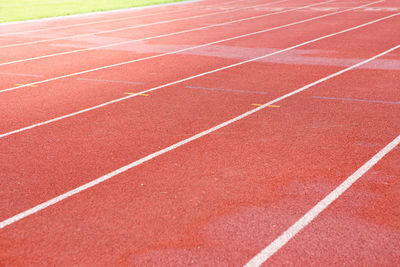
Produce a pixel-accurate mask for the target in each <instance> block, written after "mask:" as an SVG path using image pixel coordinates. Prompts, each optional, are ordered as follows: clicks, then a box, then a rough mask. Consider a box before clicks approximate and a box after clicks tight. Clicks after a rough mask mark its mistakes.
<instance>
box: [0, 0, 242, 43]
mask: <svg viewBox="0 0 400 267" xmlns="http://www.w3.org/2000/svg"><path fill="white" fill-rule="evenodd" d="M232 2H234V3H236V2H241V0H239V1H230V2H226V3H224V4H223V5H226V4H227V3H232ZM214 6H215V5H208V6H201V7H200V8H201V9H203V8H204V9H207V8H210V7H214ZM190 9H193V7H191V6H189V7H187V8H182V9H179V10H174V11H167V12H158V13H152V14H145V15H140V16H127V17H122V18H115V19H105V20H99V21H90V22H85V23H76V24H69V25H62V26H55V27H49V28H41V29H34V30H28V31H20V32H8V33H0V37H3V36H10V35H12V36H15V35H20V34H25V33H32V32H40V31H48V30H55V29H68V28H72V27H78V26H85V25H93V24H99V23H106V22H115V21H121V20H127V19H133V18H143V17H150V16H155V15H165V14H171V13H172V14H173V13H177V12H182V11H190ZM91 13H96V12H91ZM0 25H1V24H0Z"/></svg>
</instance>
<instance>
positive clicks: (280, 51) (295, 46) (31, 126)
mask: <svg viewBox="0 0 400 267" xmlns="http://www.w3.org/2000/svg"><path fill="white" fill-rule="evenodd" d="M398 15H400V12H399V13H396V14H392V15H390V16H386V17H383V18H380V19H376V20H373V21H370V22H367V23H363V24H360V25H358V26H354V27H351V28H348V29H345V30H341V31H338V32H335V33H331V34H328V35H324V36H321V37H318V38H315V39H312V40H310V41H306V42H303V43H300V44H297V45H294V46H291V47H288V48H285V49H281V50H278V51H275V52H272V53H268V54H266V55H263V56H259V57H256V58H252V59H248V60H245V61H241V62H238V63H235V64H232V65H228V66H225V67H222V68H218V69H214V70H211V71H207V72H203V73H200V74H197V75H193V76H190V77H187V78H184V79H181V80H177V81H174V82H170V83H166V84H163V85H160V86H156V87H153V88H151V89H147V90H144V91H141V92H139V93H137V94H134V95H129V96H125V97H122V98H117V99H114V100H111V101H108V102H105V103H103V104H100V105H96V106H92V107H89V108H85V109H82V110H79V111H76V112H73V113H70V114H67V115H63V116H60V117H56V118H53V119H50V120H47V121H43V122H39V123H36V124H32V125H29V126H26V127H23V128H20V129H17V130H13V131H10V132H7V133H3V134H0V138H3V137H6V136H9V135H12V134H16V133H21V132H23V131H27V130H30V129H33V128H36V127H39V126H42V125H46V124H50V123H53V122H56V121H59V120H62V119H66V118H70V117H73V116H76V115H79V114H82V113H85V112H88V111H92V110H95V109H98V108H101V107H104V106H108V105H111V104H114V103H118V102H120V101H124V100H126V99H129V98H132V97H135V96H137V95H140V94H144V93H148V92H152V91H156V90H159V89H161V88H164V87H168V86H171V85H175V84H179V83H182V82H185V81H189V80H192V79H195V78H198V77H202V76H206V75H209V74H212V73H216V72H219V71H222V70H226V69H230V68H234V67H237V66H240V65H243V64H247V63H249V62H254V61H257V60H260V59H264V58H267V57H270V56H274V55H277V54H281V53H283V52H286V51H290V50H293V49H295V48H298V47H301V46H304V45H307V44H311V43H314V42H317V41H320V40H324V39H326V38H330V37H333V36H336V35H339V34H343V33H346V32H350V31H353V30H356V29H359V28H362V27H366V26H368V25H370V24H374V23H377V22H380V21H383V20H386V19H390V18H392V17H395V16H398ZM361 65H362V64H361Z"/></svg>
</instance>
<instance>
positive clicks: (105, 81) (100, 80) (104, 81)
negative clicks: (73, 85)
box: [77, 78, 144, 84]
mask: <svg viewBox="0 0 400 267" xmlns="http://www.w3.org/2000/svg"><path fill="white" fill-rule="evenodd" d="M77 80H80V81H91V82H103V83H126V84H144V83H142V82H132V81H116V80H102V79H91V78H77Z"/></svg>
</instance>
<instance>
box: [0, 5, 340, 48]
mask: <svg viewBox="0 0 400 267" xmlns="http://www.w3.org/2000/svg"><path fill="white" fill-rule="evenodd" d="M286 1H288V0H281V1H279V2H278V3H281V2H286ZM332 1H334V0H331V1H329V2H332ZM271 4H273V3H267V4H265V3H263V4H259V5H255V6H247V7H242V8H237V9H235V8H231V9H228V10H224V11H218V12H214V13H205V14H201V15H196V16H188V17H183V18H178V19H171V20H164V21H158V22H152V23H146V24H138V25H134V26H127V27H121V28H117V29H113V30H106V31H99V32H90V33H82V34H75V35H69V36H62V37H56V38H51V39H44V40H36V41H30V42H23V43H14V44H8V45H0V48H9V47H16V46H25V45H31V44H38V43H45V42H53V41H59V40H65V39H74V38H78V37H84V36H92V35H99V34H105V33H111V32H119V31H125V30H131V29H138V28H143V27H148V26H154V25H161V24H167V23H172V22H177V21H183V20H189V19H196V18H203V17H208V16H213V15H220V14H224V13H229V12H234V11H238V10H244V9H249V8H254V7H258V6H265V5H271Z"/></svg>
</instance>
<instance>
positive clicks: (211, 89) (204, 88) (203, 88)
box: [186, 86, 267, 95]
mask: <svg viewBox="0 0 400 267" xmlns="http://www.w3.org/2000/svg"><path fill="white" fill-rule="evenodd" d="M186 88H190V89H199V90H210V91H227V92H237V93H250V94H263V95H266V94H267V93H266V92H259V91H247V90H233V89H220V88H207V87H198V86H186Z"/></svg>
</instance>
